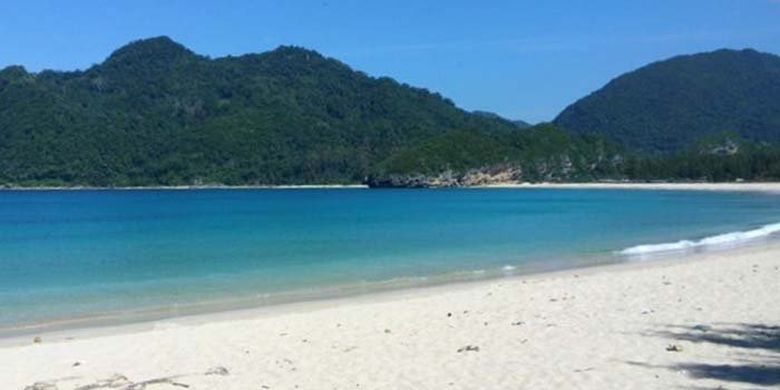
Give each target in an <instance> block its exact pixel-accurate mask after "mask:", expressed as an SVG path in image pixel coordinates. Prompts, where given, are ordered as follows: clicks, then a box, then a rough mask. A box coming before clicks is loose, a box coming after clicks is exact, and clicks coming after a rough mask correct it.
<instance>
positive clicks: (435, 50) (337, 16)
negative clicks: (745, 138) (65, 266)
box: [0, 0, 780, 122]
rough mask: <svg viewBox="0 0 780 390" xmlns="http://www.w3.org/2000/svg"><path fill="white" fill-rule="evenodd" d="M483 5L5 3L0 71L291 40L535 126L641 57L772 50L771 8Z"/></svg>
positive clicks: (767, 4)
mask: <svg viewBox="0 0 780 390" xmlns="http://www.w3.org/2000/svg"><path fill="white" fill-rule="evenodd" d="M479 3H480V2H477V1H461V0H449V1H428V2H425V1H406V0H396V1H384V0H374V1H366V0H363V1H359V0H343V1H335V0H319V1H292V0H287V1H282V0H279V1H248V0H247V1H230V0H224V1H196V0H189V1H183V0H182V1H176V0H168V1H159V0H156V1H147V0H135V1H120V0H114V1H108V0H105V1H97V0H86V1H35V0H25V1H15V0H3V1H2V4H0V67H4V66H6V65H10V64H20V65H24V66H25V67H27V68H28V69H29V70H32V71H39V70H41V69H57V70H73V69H82V68H86V67H88V66H90V65H92V64H94V63H98V62H101V61H102V60H103V59H104V58H105V57H107V56H108V55H109V54H110V53H111V51H113V50H114V49H116V48H118V47H119V46H121V45H123V44H125V43H127V42H129V41H131V40H135V39H140V38H145V37H150V36H158V35H168V36H170V37H171V38H173V39H174V40H176V41H178V42H181V43H182V44H184V45H185V46H187V47H189V48H190V49H192V50H194V51H195V52H197V53H200V54H204V55H209V56H212V57H218V56H224V55H228V54H233V55H237V54H243V53H248V52H261V51H266V50H269V49H273V48H274V47H276V46H278V45H281V44H294V45H300V46H305V47H308V48H312V49H316V50H318V51H320V52H322V53H323V54H326V55H328V56H331V57H336V58H338V59H340V60H342V61H344V62H346V63H347V64H349V65H351V66H352V67H353V68H355V69H359V70H362V71H365V72H367V73H369V74H371V75H375V76H380V75H383V76H384V75H386V76H390V77H393V78H395V79H398V80H399V81H402V82H406V83H409V84H412V85H415V86H420V87H425V88H428V89H431V90H433V91H436V92H439V93H441V94H443V95H445V96H447V97H450V98H451V99H452V100H454V101H455V102H456V103H457V104H458V105H459V106H461V107H463V108H466V109H470V110H471V109H481V110H489V111H494V112H497V113H499V114H501V115H504V116H507V117H510V118H518V119H525V120H528V121H533V122H536V121H542V120H551V119H552V118H554V117H555V115H556V114H557V113H558V112H560V110H562V109H563V108H564V107H565V106H566V105H568V104H570V103H572V102H573V101H574V100H576V99H577V98H579V97H582V96H584V95H585V94H587V93H589V92H591V91H593V90H595V89H598V88H599V87H600V86H602V85H603V84H604V83H606V82H607V81H609V80H610V79H612V78H613V77H615V76H617V75H619V74H620V73H623V72H625V71H628V70H631V69H634V68H636V67H638V66H641V65H644V64H646V63H648V62H651V61H655V60H659V59H663V58H667V57H670V56H673V55H677V54H684V53H692V52H699V51H707V50H713V49H717V48H722V47H730V48H744V47H753V48H755V49H758V50H761V51H766V52H771V53H775V54H778V53H780V0H696V1H686V0H669V1H666V0H657V1H625V0H622V1H617V0H612V1H599V0H592V1H545V2H541V1H484V2H481V3H482V4H479Z"/></svg>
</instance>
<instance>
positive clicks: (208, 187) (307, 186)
mask: <svg viewBox="0 0 780 390" xmlns="http://www.w3.org/2000/svg"><path fill="white" fill-rule="evenodd" d="M320 188H324V189H327V188H334V189H338V188H368V186H367V185H365V184H298V185H247V186H228V185H216V184H215V185H192V186H146V187H91V186H72V187H65V186H59V187H45V186H43V187H0V191H79V190H89V191H99V190H125V191H133V190H242V189H246V190H252V189H281V190H285V189H320Z"/></svg>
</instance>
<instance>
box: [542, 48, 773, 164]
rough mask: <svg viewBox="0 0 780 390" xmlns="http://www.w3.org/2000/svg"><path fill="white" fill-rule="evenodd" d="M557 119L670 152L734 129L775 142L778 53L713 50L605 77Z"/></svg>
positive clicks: (579, 131)
mask: <svg viewBox="0 0 780 390" xmlns="http://www.w3.org/2000/svg"><path fill="white" fill-rule="evenodd" d="M555 123H556V124H557V125H559V126H561V127H563V128H565V129H567V130H569V131H571V132H573V133H575V134H587V133H597V134H602V135H606V136H607V137H610V138H612V139H614V140H615V141H617V142H618V143H620V144H622V145H624V146H627V147H630V148H636V149H641V150H644V151H649V152H659V151H660V152H674V151H679V150H682V149H685V148H688V147H690V146H692V145H693V144H694V143H695V142H696V141H697V140H698V139H701V138H704V137H707V136H709V135H712V134H716V133H720V132H723V131H733V132H736V133H737V134H739V135H740V136H741V137H742V138H744V139H746V140H752V141H773V142H777V141H780V57H778V56H775V55H772V54H766V53H759V52H757V51H755V50H750V49H746V50H741V51H736V50H725V49H724V50H718V51H714V52H710V53H701V54H694V55H685V56H679V57H674V58H671V59H669V60H665V61H660V62H656V63H653V64H650V65H647V66H644V67H642V68H640V69H637V70H635V71H633V72H629V73H626V74H624V75H622V76H620V77H617V78H616V79H614V80H612V81H610V82H609V83H608V84H607V85H606V86H604V87H603V88H601V89H600V90H598V91H596V92H594V93H592V94H590V95H589V96H586V97H584V98H582V99H580V100H579V101H577V102H576V103H574V104H572V105H571V106H569V107H567V108H566V109H565V110H564V111H563V112H562V113H561V114H560V115H559V116H558V117H557V118H556V119H555Z"/></svg>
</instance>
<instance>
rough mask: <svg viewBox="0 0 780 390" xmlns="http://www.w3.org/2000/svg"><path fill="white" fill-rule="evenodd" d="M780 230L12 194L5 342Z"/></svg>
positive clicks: (468, 206) (530, 214)
mask: <svg viewBox="0 0 780 390" xmlns="http://www.w3.org/2000/svg"><path fill="white" fill-rule="evenodd" d="M776 222H780V198H779V197H777V196H773V195H767V194H749V193H716V192H687V191H686V192H683V191H624V190H568V189H567V190H553V189H550V190H548V189H484V190H483V189H468V190H364V189H301V190H293V189H289V190H245V189H241V190H221V189H220V190H186V191H171V190H143V191H141V190H137V191H0V328H2V327H5V328H8V327H13V326H19V325H21V324H34V323H42V322H49V321H54V320H61V319H67V318H74V317H88V316H93V315H96V314H100V313H108V312H127V311H131V310H144V309H171V308H176V307H179V306H187V305H191V304H194V303H199V302H226V301H229V300H230V299H242V300H244V301H245V302H251V303H263V302H270V301H273V299H274V297H288V298H290V297H296V296H298V297H304V296H308V297H316V296H318V295H321V294H324V292H326V291H337V290H338V289H339V288H343V289H345V290H347V289H348V287H349V288H352V289H353V290H354V289H358V290H360V289H364V290H370V289H372V288H374V287H376V286H395V285H404V283H407V284H411V283H425V282H426V279H423V277H427V278H428V279H427V281H433V280H450V279H448V278H451V279H458V278H461V279H463V278H468V277H473V276H479V275H485V274H487V275H501V273H514V274H521V273H524V272H530V271H532V270H540V269H556V268H562V267H567V266H572V265H582V264H589V263H593V262H597V261H620V260H625V259H626V258H625V257H622V256H619V255H618V254H616V253H617V252H619V251H620V250H622V249H625V248H628V247H633V246H637V245H642V244H653V243H664V242H675V241H678V240H681V239H700V238H703V237H708V236H713V235H717V234H722V233H727V232H733V231H741V230H750V229H757V228H760V227H761V226H764V225H768V224H772V223H776ZM483 272H484V273H483ZM388 281H389V282H388ZM382 282H387V283H382ZM296 294H297V295H296ZM291 299H292V298H291Z"/></svg>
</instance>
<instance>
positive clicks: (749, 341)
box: [631, 323, 780, 386]
mask: <svg viewBox="0 0 780 390" xmlns="http://www.w3.org/2000/svg"><path fill="white" fill-rule="evenodd" d="M647 335H648V336H654V337H661V338H664V339H668V340H670V341H672V342H673V341H687V342H691V343H694V344H703V343H707V344H714V345H720V346H724V347H727V348H729V350H728V356H729V357H733V359H731V360H732V361H730V362H728V363H720V364H712V363H702V362H690V363H680V364H676V365H671V366H654V365H648V364H645V363H635V362H634V363H631V364H633V365H640V366H644V367H648V368H663V369H668V370H674V371H683V370H684V371H686V372H687V373H688V375H689V376H690V377H692V378H696V379H714V380H719V381H725V382H741V383H747V384H752V385H762V386H775V385H780V326H778V325H766V324H742V323H740V324H714V325H711V326H710V325H696V326H690V327H688V326H678V325H669V326H666V327H664V329H663V330H657V331H653V332H649V333H648V334H647Z"/></svg>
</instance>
